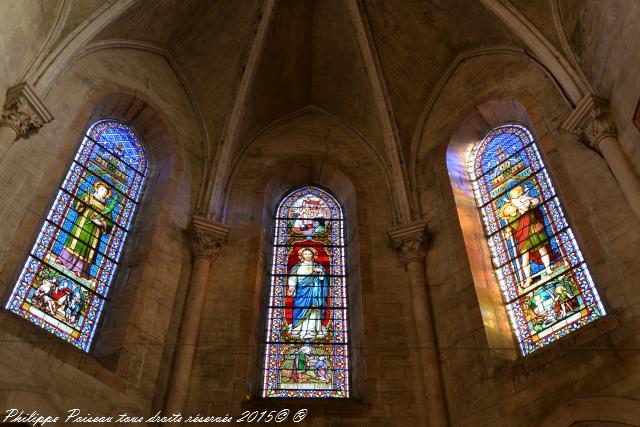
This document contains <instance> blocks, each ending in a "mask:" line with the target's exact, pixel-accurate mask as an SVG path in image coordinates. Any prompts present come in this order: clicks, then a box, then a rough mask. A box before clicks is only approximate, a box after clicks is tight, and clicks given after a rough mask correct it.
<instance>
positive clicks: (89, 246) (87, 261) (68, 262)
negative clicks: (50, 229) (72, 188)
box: [56, 181, 118, 278]
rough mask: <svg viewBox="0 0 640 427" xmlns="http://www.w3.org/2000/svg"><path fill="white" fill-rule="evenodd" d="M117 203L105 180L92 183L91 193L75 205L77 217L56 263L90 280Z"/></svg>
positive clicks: (80, 198)
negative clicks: (101, 241) (90, 270)
mask: <svg viewBox="0 0 640 427" xmlns="http://www.w3.org/2000/svg"><path fill="white" fill-rule="evenodd" d="M117 200H118V199H117V197H112V192H111V188H110V187H109V185H108V184H107V183H106V182H104V181H97V182H96V183H95V184H93V193H92V194H90V193H85V194H83V195H81V196H79V197H78V201H76V203H74V204H73V209H74V210H75V211H76V212H77V214H78V216H77V217H76V220H75V221H74V223H73V226H72V227H71V232H70V234H69V236H67V238H66V239H65V242H64V248H63V249H62V251H61V252H60V256H58V257H57V258H56V262H58V263H60V264H62V265H63V266H65V267H66V268H67V269H69V270H70V271H72V272H73V273H74V274H75V275H76V276H79V277H85V278H88V277H89V271H88V267H89V266H91V265H92V264H93V262H94V260H95V258H96V254H97V251H98V244H99V243H100V239H101V237H102V235H103V234H104V233H109V232H110V231H111V229H112V228H113V223H112V219H111V211H112V210H113V208H114V206H115V204H116V202H117Z"/></svg>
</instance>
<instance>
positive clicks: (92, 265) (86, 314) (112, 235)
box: [6, 119, 147, 351]
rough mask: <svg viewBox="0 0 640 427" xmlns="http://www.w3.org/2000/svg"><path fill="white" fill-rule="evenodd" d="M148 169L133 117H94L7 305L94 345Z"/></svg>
mask: <svg viewBox="0 0 640 427" xmlns="http://www.w3.org/2000/svg"><path fill="white" fill-rule="evenodd" d="M146 170H147V161H146V155H145V152H144V149H143V146H142V144H141V142H140V141H139V139H138V138H137V137H136V135H135V133H134V132H133V130H132V129H131V128H130V127H129V126H128V125H126V124H124V123H122V122H119V121H117V120H111V119H108V120H100V121H98V122H96V123H94V124H93V125H92V126H91V127H90V128H89V129H88V131H87V134H86V136H85V138H84V139H83V141H82V143H81V144H80V148H79V149H78V152H77V154H76V156H75V158H74V161H73V163H72V165H71V166H70V168H69V170H68V172H67V175H66V177H65V179H64V181H63V182H62V185H61V187H60V190H59V191H58V194H57V196H56V199H55V201H54V202H53V205H52V206H51V209H50V210H49V214H48V215H47V218H46V219H45V221H44V224H43V225H42V228H41V229H40V233H39V234H38V237H37V239H36V242H35V244H34V245H33V248H32V250H31V252H30V255H29V256H28V257H27V260H26V261H25V265H24V267H23V269H22V272H21V273H20V276H19V278H18V281H17V283H16V285H15V287H14V289H13V292H12V294H11V297H10V298H9V301H8V302H7V305H6V308H7V309H8V310H10V311H12V312H14V313H16V314H18V315H20V316H22V317H24V318H26V319H27V320H29V321H31V322H33V323H34V324H36V325H38V326H40V327H42V328H43V329H45V330H47V331H49V332H51V333H53V334H54V335H56V336H58V337H59V338H61V339H63V340H65V341H68V342H69V343H71V344H73V345H74V346H76V347H78V348H80V349H82V350H84V351H89V348H90V346H91V342H92V340H93V334H94V332H95V328H96V326H97V323H98V320H99V318H100V313H101V311H102V308H103V307H104V304H105V298H106V296H107V294H108V291H109V287H110V286H111V282H112V280H113V277H114V274H115V272H116V269H117V266H118V261H119V259H120V255H121V253H122V249H123V247H124V243H125V240H126V237H127V233H128V231H129V227H130V225H131V222H132V220H133V216H134V214H135V211H136V209H137V207H138V201H139V199H140V195H141V194H142V189H143V185H144V180H145V174H146Z"/></svg>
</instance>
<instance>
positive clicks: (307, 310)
mask: <svg viewBox="0 0 640 427" xmlns="http://www.w3.org/2000/svg"><path fill="white" fill-rule="evenodd" d="M344 251H345V246H344V217H343V213H342V208H341V207H340V204H339V203H338V202H337V201H336V199H335V198H334V197H333V196H331V195H330V194H329V193H327V192H326V191H324V190H322V189H320V188H317V187H304V188H300V189H298V190H295V191H293V192H291V193H290V194H289V195H287V196H286V197H285V198H284V199H283V200H282V202H281V203H280V205H279V206H278V209H277V212H276V218H275V236H274V240H273V264H272V266H271V276H270V289H269V305H268V319H267V336H266V346H265V347H266V350H265V351H266V352H265V369H264V387H263V396H264V397H335V398H341V397H349V359H348V347H347V344H348V327H347V294H346V282H345V271H346V269H345V256H344Z"/></svg>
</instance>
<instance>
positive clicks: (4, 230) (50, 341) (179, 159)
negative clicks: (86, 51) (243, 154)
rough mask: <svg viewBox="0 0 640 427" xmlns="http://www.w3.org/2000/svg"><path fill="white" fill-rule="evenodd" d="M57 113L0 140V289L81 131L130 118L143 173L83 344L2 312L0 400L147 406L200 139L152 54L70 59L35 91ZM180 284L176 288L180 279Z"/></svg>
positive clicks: (184, 261) (181, 267)
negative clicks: (23, 135) (137, 200)
mask: <svg viewBox="0 0 640 427" xmlns="http://www.w3.org/2000/svg"><path fill="white" fill-rule="evenodd" d="M44 102H45V103H46V104H47V106H48V108H49V109H50V110H51V112H52V113H53V115H54V117H55V120H54V121H53V122H51V123H49V124H48V125H46V126H45V127H44V128H42V129H41V130H40V132H38V133H37V134H35V135H32V136H31V137H29V138H27V139H21V140H19V141H16V142H14V143H11V144H9V145H5V146H3V147H2V150H3V155H2V160H1V164H0V170H1V171H2V172H1V175H2V178H3V179H4V180H5V185H4V186H3V188H4V189H3V191H2V192H0V206H2V218H3V221H2V227H0V233H1V237H2V242H1V243H0V260H1V261H0V287H1V288H2V291H3V294H4V295H6V296H7V297H8V295H9V294H10V292H11V290H12V289H13V286H14V281H15V280H16V277H17V275H18V273H19V272H20V269H21V266H22V265H23V263H24V260H25V257H26V255H27V254H28V252H29V251H30V249H31V246H32V245H33V242H34V239H35V237H36V236H37V232H38V230H39V228H40V226H41V224H42V221H43V219H44V218H45V216H46V215H47V212H48V209H49V207H50V205H51V203H52V201H53V200H54V197H55V195H56V193H57V188H58V186H59V184H60V182H61V180H62V179H63V177H64V176H65V174H66V170H67V167H68V165H69V164H71V160H72V158H73V156H74V154H75V150H76V149H77V147H78V145H79V143H80V141H81V139H82V135H83V132H84V131H85V129H86V128H87V127H88V126H89V125H90V124H91V123H92V122H93V121H94V120H96V119H99V118H103V117H114V118H118V119H121V120H124V121H126V122H129V123H131V126H132V127H133V128H134V130H135V131H136V132H137V133H138V134H139V136H140V137H141V139H143V141H144V144H145V147H146V149H147V154H148V157H149V175H148V182H147V187H146V191H145V193H144V194H143V197H142V199H141V200H142V203H141V206H140V208H139V216H138V220H137V221H135V223H134V227H133V232H132V234H131V235H130V236H129V238H128V242H127V245H126V249H125V252H124V255H123V257H122V261H121V267H120V269H119V272H118V274H117V276H116V279H115V280H114V282H113V288H112V292H111V293H110V295H109V298H110V301H109V303H108V304H107V306H106V309H105V312H104V313H103V318H102V321H101V323H100V325H99V327H98V330H97V333H96V337H97V338H96V342H95V344H94V345H93V348H92V350H91V353H90V354H85V353H83V352H81V351H79V350H76V349H75V348H72V347H71V346H69V345H68V344H65V343H63V342H61V341H60V340H58V339H57V338H55V337H54V336H52V335H50V334H48V333H46V332H44V331H42V330H40V329H39V328H37V327H35V326H34V325H32V324H31V323H29V322H26V321H24V320H22V319H20V318H18V317H16V316H14V315H13V314H10V313H8V312H6V311H2V313H1V314H0V317H1V318H2V320H1V321H0V329H1V331H0V334H1V335H2V340H3V341H4V342H5V345H3V346H2V349H1V350H0V359H1V360H2V362H1V363H0V372H1V373H0V375H1V376H2V377H3V378H4V380H3V387H2V391H1V392H0V407H2V408H11V407H17V408H20V409H24V410H25V411H30V410H38V411H41V412H45V413H46V412H48V413H59V414H60V413H65V411H66V409H68V408H80V409H81V410H82V411H83V412H90V413H93V414H101V415H110V414H112V412H113V411H117V410H127V411H129V412H134V413H138V414H148V413H149V412H150V411H151V409H153V408H154V407H156V406H158V404H157V403H153V401H152V398H153V396H154V393H155V391H156V389H158V390H159V393H160V397H162V391H163V386H164V381H166V379H165V378H164V377H163V375H166V374H167V371H168V370H167V369H166V365H167V364H168V363H169V362H170V357H171V351H172V347H171V346H170V345H168V346H165V344H166V342H167V340H169V341H171V340H172V339H173V338H174V337H175V329H176V327H177V325H176V324H175V321H174V323H173V324H172V323H171V320H172V314H173V313H174V301H175V300H176V299H180V296H181V295H182V293H181V290H182V289H183V288H184V286H181V285H183V284H184V283H185V282H186V281H187V280H188V276H189V271H190V264H191V262H190V256H189V252H188V245H187V243H186V241H187V238H186V229H187V226H188V224H189V221H190V218H191V214H192V212H193V210H194V207H195V200H194V198H195V196H194V194H197V189H198V187H199V184H200V180H201V176H200V174H201V167H202V166H201V159H202V158H203V156H202V146H201V137H200V135H199V131H198V126H197V123H196V122H195V119H194V114H193V110H192V107H191V105H190V103H189V101H188V98H187V96H186V95H185V92H184V89H183V88H182V86H181V83H180V81H179V80H178V78H177V77H176V75H175V73H174V71H173V70H172V69H171V68H170V67H169V64H168V63H167V62H166V60H165V59H164V58H163V57H162V56H159V55H156V54H152V53H146V52H139V51H132V50H109V51H100V52H96V53H93V54H91V55H88V56H85V57H83V58H81V59H79V60H77V61H76V62H74V63H73V64H72V65H71V66H70V67H69V68H68V69H67V70H66V72H65V73H64V74H63V75H62V76H61V77H60V79H59V80H58V82H57V84H56V86H55V88H54V89H53V90H52V91H51V93H50V94H49V96H48V97H47V98H45V99H44ZM181 288H182V289H181Z"/></svg>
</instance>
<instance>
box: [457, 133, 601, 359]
mask: <svg viewBox="0 0 640 427" xmlns="http://www.w3.org/2000/svg"><path fill="white" fill-rule="evenodd" d="M470 159H471V161H470V165H469V170H470V171H469V173H470V176H471V180H472V187H473V192H474V196H475V200H476V203H477V205H478V207H479V209H480V214H481V217H482V222H483V225H484V231H485V235H486V238H487V242H488V243H489V248H490V251H491V257H492V262H493V266H494V269H495V272H496V276H497V278H498V283H499V284H500V290H501V291H502V295H503V298H504V301H505V304H506V308H507V312H508V313H509V318H510V320H511V326H512V328H513V330H514V331H515V334H516V337H517V338H518V342H519V344H520V348H521V350H522V353H523V354H524V355H527V354H530V353H531V352H533V351H536V350H538V349H540V348H541V347H543V346H544V345H546V344H549V343H551V342H553V341H555V340H557V339H558V338H561V337H563V336H565V335H567V334H568V333H570V332H571V331H574V330H576V329H578V328H580V327H581V326H583V325H585V324H587V323H589V322H591V321H593V320H595V319H598V318H600V317H602V316H604V315H605V309H604V307H603V305H602V302H601V301H600V297H599V296H598V292H597V290H596V288H595V286H594V284H593V281H592V279H591V275H590V274H589V269H588V268H587V265H586V264H585V262H584V259H583V258H582V254H581V253H580V249H579V248H578V243H577V242H576V240H575V238H574V236H573V232H572V231H571V227H569V224H568V223H567V220H566V219H565V216H564V212H563V210H562V207H561V205H560V202H559V200H558V198H557V197H556V194H555V190H554V188H553V184H552V183H551V180H550V179H549V176H548V175H547V172H546V170H545V167H544V163H543V161H542V158H541V156H540V153H539V152H538V147H537V145H536V143H535V141H534V139H533V137H532V135H531V133H530V132H529V131H528V130H527V129H525V128H524V127H522V126H519V125H505V126H500V127H498V128H495V129H493V130H492V131H491V132H489V134H488V135H487V136H486V137H485V138H484V139H483V140H482V141H481V142H480V143H479V144H478V145H477V146H476V147H474V150H473V152H472V153H471V157H470Z"/></svg>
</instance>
